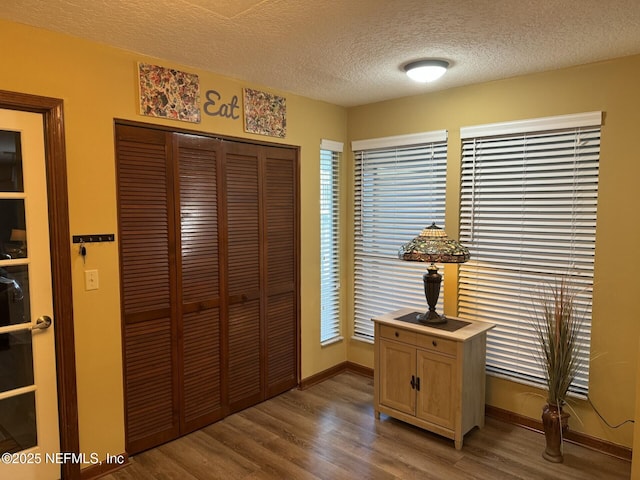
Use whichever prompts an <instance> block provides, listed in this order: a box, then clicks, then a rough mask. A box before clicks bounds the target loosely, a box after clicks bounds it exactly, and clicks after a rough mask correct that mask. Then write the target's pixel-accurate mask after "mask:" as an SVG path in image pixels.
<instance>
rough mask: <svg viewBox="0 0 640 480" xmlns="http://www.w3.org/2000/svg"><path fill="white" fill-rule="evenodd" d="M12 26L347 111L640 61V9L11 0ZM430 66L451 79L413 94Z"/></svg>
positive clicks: (492, 3)
mask: <svg viewBox="0 0 640 480" xmlns="http://www.w3.org/2000/svg"><path fill="white" fill-rule="evenodd" d="M0 18H4V19H7V20H12V21H15V22H19V23H25V24H28V25H33V26H37V27H42V28H45V29H49V30H54V31H58V32H64V33H67V34H69V35H73V36H76V37H82V38H86V39H89V40H93V41H96V42H100V43H103V44H108V45H113V46H116V47H120V48H123V49H126V50H130V51H133V52H137V53H139V54H145V55H150V56H154V57H159V58H161V59H166V60H169V61H172V62H176V63H179V64H183V65H185V66H187V67H196V68H200V69H203V70H207V71H211V72H216V73H219V74H222V75H225V76H229V77H233V78H236V79H239V80H243V81H247V82H252V83H257V84H261V85H264V86H265V87H270V88H274V89H279V90H284V91H288V92H291V93H295V94H299V95H303V96H306V97H310V98H315V99H319V100H325V101H327V102H330V103H334V104H338V105H344V106H353V105H360V104H365V103H371V102H376V101H380V100H386V99H391V98H397V97H403V96H407V95H415V94H418V93H420V92H426V91H434V90H441V89H446V88H451V87H456V86H461V85H467V84H471V83H478V82H484V81H488V80H495V79H500V78H506V77H512V76H517V75H522V74H528V73H533V72H539V71H544V70H551V69H556V68H562V67H567V66H572V65H580V64H585V63H591V62H595V61H600V60H605V59H609V58H614V57H622V56H626V55H632V54H638V53H640V0H262V1H259V0H226V1H225V0H3V1H2V2H0ZM3 48H7V46H6V45H5V46H3ZM425 57H430V58H439V59H444V60H447V61H449V62H450V64H451V66H450V68H449V71H448V72H447V74H446V75H445V76H444V77H443V78H441V79H440V80H438V81H437V82H436V83H433V84H429V85H420V84H416V83H413V82H412V81H410V80H409V79H408V78H407V77H406V75H405V74H404V72H403V71H402V66H403V65H404V64H405V63H407V62H410V61H413V60H418V59H421V58H425Z"/></svg>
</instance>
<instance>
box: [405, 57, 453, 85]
mask: <svg viewBox="0 0 640 480" xmlns="http://www.w3.org/2000/svg"><path fill="white" fill-rule="evenodd" d="M447 67H449V62H445V61H444V60H419V61H417V62H411V63H408V64H407V65H405V66H404V71H405V72H407V75H408V76H409V78H410V79H411V80H415V81H416V82H420V83H429V82H433V81H434V80H437V79H439V78H440V77H441V76H442V75H444V74H445V72H446V71H447Z"/></svg>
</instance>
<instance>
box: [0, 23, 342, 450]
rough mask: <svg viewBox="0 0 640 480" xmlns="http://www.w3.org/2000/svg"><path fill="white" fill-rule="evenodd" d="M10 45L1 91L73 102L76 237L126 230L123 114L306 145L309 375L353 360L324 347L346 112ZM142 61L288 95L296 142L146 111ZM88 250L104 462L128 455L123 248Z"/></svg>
mask: <svg viewBox="0 0 640 480" xmlns="http://www.w3.org/2000/svg"><path fill="white" fill-rule="evenodd" d="M0 45H3V49H2V55H1V59H0V89H2V90H8V91H15V92H21V93H28V94H33V95H43V96H49V97H56V98H62V99H63V100H64V121H65V129H66V147H67V164H68V184H69V215H70V226H71V234H72V235H74V234H89V233H112V232H117V217H116V189H115V163H114V138H113V124H114V118H120V119H129V120H135V121H141V122H147V123H156V124H163V125H170V126H174V127H176V128H182V129H193V130H197V131H206V132H214V133H217V134H221V135H230V136H235V137H246V138H253V139H257V140H260V141H273V142H282V143H287V144H292V145H299V146H300V147H301V179H300V186H301V189H300V191H301V194H300V197H301V232H302V234H301V237H302V238H301V243H302V252H301V253H302V259H303V261H302V264H301V297H302V377H303V378H306V377H308V376H311V375H313V374H314V373H317V372H319V371H322V370H325V369H327V368H329V367H331V366H333V365H336V364H338V363H341V362H344V361H345V360H346V344H345V342H342V343H339V344H336V345H333V346H331V347H329V348H325V349H321V348H320V345H319V338H320V333H319V316H320V313H319V312H320V307H319V288H318V285H319V277H320V259H319V255H318V242H319V225H320V217H319V181H320V180H319V148H320V139H321V138H326V139H330V140H335V141H341V142H344V141H345V140H346V121H347V116H346V110H345V109H344V108H341V107H336V106H334V105H330V104H327V103H323V102H318V101H314V100H310V99H307V98H303V97H300V96H295V95H291V94H288V93H286V92H278V91H274V90H271V89H269V88H268V87H264V86H260V85H251V84H249V83H243V82H238V81H235V80H232V79H229V78H225V77H221V76H218V75H215V74H212V73H209V72H204V71H200V70H197V69H193V68H189V67H188V66H181V65H174V64H171V63H170V62H166V61H162V60H154V59H149V58H145V57H142V56H140V55H135V54H132V53H128V52H124V51H121V50H117V49H113V48H110V47H105V46H101V45H97V44H94V43H90V42H86V41H82V40H78V39H75V38H72V37H69V36H65V35H59V34H54V33H50V32H47V31H44V30H41V29H35V28H31V27H26V26H22V25H18V24H14V23H9V22H5V21H0ZM138 61H145V62H149V63H156V64H158V65H162V66H166V67H173V68H178V69H181V70H184V71H187V72H191V73H197V74H198V75H199V76H200V86H201V89H202V91H205V90H216V91H218V92H220V93H221V95H222V97H223V98H222V100H223V101H227V102H228V101H230V100H231V97H232V96H233V95H237V96H238V98H240V99H241V98H242V96H241V95H242V88H243V87H252V88H259V89H263V90H266V91H269V92H272V93H276V94H279V95H282V96H285V97H286V101H287V136H286V138H285V139H284V140H276V139H273V138H271V137H265V136H257V135H248V134H245V133H244V132H243V129H242V120H237V121H233V120H229V119H224V118H220V117H212V116H207V115H204V114H203V115H202V123H200V124H191V123H185V122H178V121H171V120H158V119H154V118H152V117H143V116H141V115H138V113H137V112H138V110H137V108H138V107H137V83H136V82H137V62H138ZM240 104H242V102H241V101H240ZM87 252H88V254H87V258H86V264H83V262H82V259H81V257H80V256H79V255H78V251H77V245H76V246H74V247H73V252H72V258H73V265H72V275H73V298H74V304H73V307H74V317H75V340H76V359H77V377H78V402H79V424H80V447H81V450H82V451H83V452H85V453H92V452H96V453H98V454H99V455H100V456H101V457H102V458H104V456H105V454H106V453H111V454H119V453H122V452H123V451H124V416H123V398H122V391H123V387H122V352H121V336H120V303H119V302H120V296H119V295H120V294H119V289H120V285H119V271H118V253H117V252H118V246H117V243H101V244H89V245H88V246H87ZM85 269H97V270H98V271H99V283H100V288H99V289H98V290H95V291H88V292H87V291H85V289H84V273H83V271H84V270H85Z"/></svg>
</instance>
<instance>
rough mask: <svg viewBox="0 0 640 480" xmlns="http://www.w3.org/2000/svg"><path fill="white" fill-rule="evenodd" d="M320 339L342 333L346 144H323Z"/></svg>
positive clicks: (334, 338)
mask: <svg viewBox="0 0 640 480" xmlns="http://www.w3.org/2000/svg"><path fill="white" fill-rule="evenodd" d="M320 148H321V150H320V342H321V343H322V344H328V343H332V342H334V341H337V340H339V339H340V338H341V337H340V249H339V241H340V229H339V215H338V213H339V207H340V206H339V168H340V157H341V152H342V144H341V143H337V142H331V141H328V140H323V141H322V142H321V145H320Z"/></svg>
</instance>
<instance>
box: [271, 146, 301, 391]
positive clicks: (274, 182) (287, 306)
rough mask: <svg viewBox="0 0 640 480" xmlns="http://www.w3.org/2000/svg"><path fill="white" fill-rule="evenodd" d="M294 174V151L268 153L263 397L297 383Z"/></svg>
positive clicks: (277, 150) (274, 149)
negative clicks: (265, 353) (264, 394)
mask: <svg viewBox="0 0 640 480" xmlns="http://www.w3.org/2000/svg"><path fill="white" fill-rule="evenodd" d="M295 175H296V165H295V152H294V151H292V150H290V149H276V148H270V149H268V150H267V159H266V166H265V200H264V201H265V212H266V229H267V251H266V254H267V259H266V262H267V279H266V282H267V297H266V302H267V306H266V333H265V334H266V346H267V364H266V376H267V378H266V382H267V392H266V394H267V396H273V395H277V394H279V393H282V392H284V391H286V390H289V389H290V388H293V387H294V386H295V385H296V383H297V378H296V369H297V360H296V334H297V332H296V326H297V305H296V295H295V291H296V271H297V253H296V229H297V214H296V192H295V188H296V178H295Z"/></svg>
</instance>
